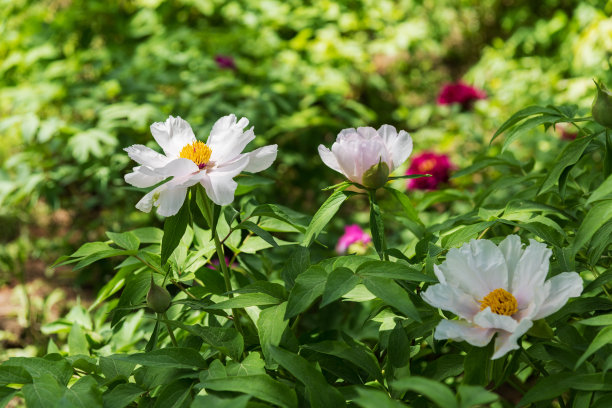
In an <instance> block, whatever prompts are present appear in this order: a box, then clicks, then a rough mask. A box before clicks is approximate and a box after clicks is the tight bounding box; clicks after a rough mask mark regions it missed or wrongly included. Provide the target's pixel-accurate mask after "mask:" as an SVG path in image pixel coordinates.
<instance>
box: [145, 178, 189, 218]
mask: <svg viewBox="0 0 612 408" xmlns="http://www.w3.org/2000/svg"><path fill="white" fill-rule="evenodd" d="M186 196H187V187H184V186H182V185H178V186H172V187H170V188H167V189H165V190H162V191H160V194H159V198H158V199H157V201H155V200H154V203H153V205H155V206H157V213H158V214H159V215H162V216H164V217H171V216H173V215H176V213H178V212H179V210H180V209H181V207H182V206H183V203H184V202H185V197H186Z"/></svg>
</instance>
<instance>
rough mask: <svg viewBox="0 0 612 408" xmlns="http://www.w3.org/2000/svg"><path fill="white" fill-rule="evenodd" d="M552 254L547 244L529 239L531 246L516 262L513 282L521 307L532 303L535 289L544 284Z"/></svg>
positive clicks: (513, 289) (512, 285)
mask: <svg viewBox="0 0 612 408" xmlns="http://www.w3.org/2000/svg"><path fill="white" fill-rule="evenodd" d="M551 255H552V251H551V250H550V249H548V248H546V245H545V244H543V243H541V242H537V241H534V240H533V239H530V240H529V246H527V247H526V248H525V250H524V251H523V254H522V255H521V258H520V259H519V261H518V263H517V264H516V267H515V269H514V274H513V276H512V282H511V288H512V290H511V292H512V294H513V295H514V297H515V298H516V301H517V302H518V306H519V309H522V308H524V307H526V306H527V305H528V304H529V303H531V301H532V299H533V296H534V291H535V290H537V288H540V287H542V285H544V280H545V279H546V274H547V273H548V267H549V258H550V256H551Z"/></svg>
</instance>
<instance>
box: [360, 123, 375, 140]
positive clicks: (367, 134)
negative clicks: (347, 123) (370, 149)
mask: <svg viewBox="0 0 612 408" xmlns="http://www.w3.org/2000/svg"><path fill="white" fill-rule="evenodd" d="M357 133H358V134H359V136H361V137H362V138H363V139H366V140H369V139H374V138H377V137H379V135H378V133H376V129H374V128H373V127H370V126H364V127H358V128H357Z"/></svg>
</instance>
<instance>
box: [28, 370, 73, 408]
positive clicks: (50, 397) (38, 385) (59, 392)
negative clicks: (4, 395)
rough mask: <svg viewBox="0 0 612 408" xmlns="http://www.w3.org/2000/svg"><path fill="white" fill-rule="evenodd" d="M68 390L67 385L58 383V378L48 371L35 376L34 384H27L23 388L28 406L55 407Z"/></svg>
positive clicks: (33, 407)
mask: <svg viewBox="0 0 612 408" xmlns="http://www.w3.org/2000/svg"><path fill="white" fill-rule="evenodd" d="M66 391H67V389H66V387H64V386H62V385H60V384H58V383H57V381H56V379H55V378H54V377H53V376H52V375H50V374H47V373H45V374H42V375H41V376H39V377H37V378H34V382H33V383H32V384H26V385H24V386H23V388H22V389H21V392H22V393H23V396H24V397H25V401H26V405H27V406H28V408H48V407H54V406H56V405H58V403H59V401H60V399H61V398H62V396H63V395H64V392H66Z"/></svg>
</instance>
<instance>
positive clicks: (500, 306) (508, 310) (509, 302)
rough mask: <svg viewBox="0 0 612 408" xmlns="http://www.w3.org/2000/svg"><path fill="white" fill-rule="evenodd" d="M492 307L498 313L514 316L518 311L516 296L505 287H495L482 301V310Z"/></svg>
mask: <svg viewBox="0 0 612 408" xmlns="http://www.w3.org/2000/svg"><path fill="white" fill-rule="evenodd" d="M487 307H490V308H491V311H492V312H493V313H496V314H498V315H505V316H512V315H513V314H515V313H516V312H518V305H517V303H516V298H515V297H514V296H513V295H512V293H510V292H508V291H507V290H505V289H502V288H499V289H495V290H494V291H493V292H491V293H489V294H488V295H487V296H485V297H484V299H482V300H481V301H480V310H485V309H486V308H487Z"/></svg>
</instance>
